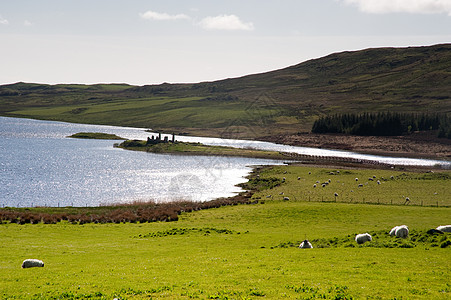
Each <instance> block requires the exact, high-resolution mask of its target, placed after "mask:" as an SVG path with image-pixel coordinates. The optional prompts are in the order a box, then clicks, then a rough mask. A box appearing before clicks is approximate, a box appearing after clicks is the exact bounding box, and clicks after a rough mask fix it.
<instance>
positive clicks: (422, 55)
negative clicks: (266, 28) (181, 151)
mask: <svg viewBox="0 0 451 300" xmlns="http://www.w3.org/2000/svg"><path fill="white" fill-rule="evenodd" d="M388 110H390V111H400V112H430V113H436V112H440V113H451V44H443V45H435V46H428V47H409V48H377V49H367V50H361V51H355V52H342V53H335V54H331V55H328V56H326V57H323V58H319V59H314V60H309V61H306V62H303V63H301V64H298V65H295V66H292V67H288V68H285V69H281V70H276V71H272V72H267V73H262V74H256V75H249V76H244V77H240V78H233V79H226V80H220V81H215V82H203V83H197V84H161V85H148V86H141V87H138V86H130V85H125V84H114V85H64V84H63V85H40V84H27V83H17V84H11V85H3V86H0V114H1V115H3V116H19V117H30V118H38V119H49V120H61V121H69V122H80V123H93V124H110V125H121V126H136V127H145V128H154V129H161V130H167V131H175V132H177V133H180V132H186V133H191V134H198V135H214V136H222V137H240V138H251V139H252V138H259V137H262V136H267V135H275V134H280V133H295V132H299V131H309V130H310V128H311V125H312V123H313V121H314V120H315V119H316V118H318V116H320V115H324V114H329V113H337V112H340V113H344V112H375V111H388Z"/></svg>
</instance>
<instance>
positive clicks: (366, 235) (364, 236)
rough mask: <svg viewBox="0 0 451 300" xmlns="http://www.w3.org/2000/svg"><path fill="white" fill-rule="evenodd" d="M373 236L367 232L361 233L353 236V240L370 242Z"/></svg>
mask: <svg viewBox="0 0 451 300" xmlns="http://www.w3.org/2000/svg"><path fill="white" fill-rule="evenodd" d="M372 240H373V238H372V237H371V235H370V234H369V233H361V234H358V235H356V236H355V241H356V242H357V244H359V245H360V244H363V243H366V242H370V241H372Z"/></svg>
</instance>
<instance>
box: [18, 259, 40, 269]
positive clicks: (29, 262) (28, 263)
mask: <svg viewBox="0 0 451 300" xmlns="http://www.w3.org/2000/svg"><path fill="white" fill-rule="evenodd" d="M33 267H44V262H43V261H42V260H39V259H26V260H24V261H23V263H22V268H24V269H25V268H33Z"/></svg>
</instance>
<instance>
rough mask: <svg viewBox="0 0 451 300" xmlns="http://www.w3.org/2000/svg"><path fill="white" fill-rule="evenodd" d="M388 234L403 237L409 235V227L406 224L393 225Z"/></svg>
mask: <svg viewBox="0 0 451 300" xmlns="http://www.w3.org/2000/svg"><path fill="white" fill-rule="evenodd" d="M390 235H391V236H396V237H399V238H403V239H405V238H406V237H407V236H408V235H409V228H408V227H407V226H406V225H400V226H395V227H393V228H392V229H391V230H390Z"/></svg>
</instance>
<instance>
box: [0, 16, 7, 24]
mask: <svg viewBox="0 0 451 300" xmlns="http://www.w3.org/2000/svg"><path fill="white" fill-rule="evenodd" d="M8 24H9V22H8V20H6V19H3V18H2V17H1V16H0V25H8Z"/></svg>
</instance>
